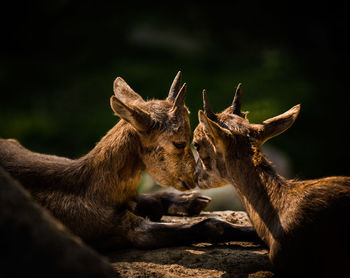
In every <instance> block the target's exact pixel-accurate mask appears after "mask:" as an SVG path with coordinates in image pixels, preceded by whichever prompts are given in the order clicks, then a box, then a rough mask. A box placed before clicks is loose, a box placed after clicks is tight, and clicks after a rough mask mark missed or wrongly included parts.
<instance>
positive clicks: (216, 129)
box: [198, 110, 230, 145]
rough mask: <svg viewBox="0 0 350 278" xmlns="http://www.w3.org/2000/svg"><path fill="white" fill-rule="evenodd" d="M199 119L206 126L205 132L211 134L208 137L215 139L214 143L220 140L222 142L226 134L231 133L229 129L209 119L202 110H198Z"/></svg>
mask: <svg viewBox="0 0 350 278" xmlns="http://www.w3.org/2000/svg"><path fill="white" fill-rule="evenodd" d="M198 119H199V122H200V123H201V124H202V125H203V126H204V130H205V132H206V133H207V134H208V135H209V136H208V137H209V139H210V140H212V141H213V142H212V143H213V144H214V145H215V144H217V143H218V142H222V141H223V139H224V138H225V137H226V136H228V135H230V132H229V131H228V130H226V129H225V128H223V127H221V126H220V125H218V124H217V123H216V122H214V121H213V120H211V119H209V118H208V117H207V116H206V115H205V113H204V112H203V111H202V110H199V111H198Z"/></svg>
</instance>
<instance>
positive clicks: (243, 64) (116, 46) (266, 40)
mask: <svg viewBox="0 0 350 278" xmlns="http://www.w3.org/2000/svg"><path fill="white" fill-rule="evenodd" d="M223 3H224V2H222V3H221V2H217V3H215V6H214V5H213V3H212V2H207V3H203V2H202V3H200V4H199V3H195V2H191V3H187V2H185V3H181V2H177V5H175V6H169V4H168V3H167V2H164V3H162V4H161V3H156V2H154V3H153V4H151V3H149V2H147V3H146V2H145V3H139V4H137V6H136V4H132V3H130V4H128V3H123V4H122V3H118V2H112V1H111V2H104V1H84V2H80V1H68V0H65V1H63V0H61V1H51V2H50V1H49V2H47V1H23V2H21V1H19V2H18V1H16V2H8V3H6V4H4V6H3V8H2V13H3V16H2V18H1V21H2V22H1V26H2V29H3V30H2V43H1V53H0V58H1V64H0V86H1V88H0V89H1V90H0V94H1V101H0V137H4V138H8V137H11V138H17V139H18V140H19V141H20V142H21V143H22V144H23V145H24V146H26V147H28V148H30V149H32V150H35V151H39V152H45V153H55V154H57V155H63V156H69V157H79V156H81V155H83V154H85V153H86V152H88V151H89V150H90V149H91V148H93V146H94V144H95V143H96V142H97V141H98V140H99V139H100V138H101V137H102V136H103V135H104V134H105V133H106V132H107V131H108V129H110V128H111V127H112V126H113V125H114V124H115V123H116V121H117V120H118V119H117V118H116V117H114V116H113V113H112V111H111V109H110V107H109V98H110V96H111V95H112V83H113V80H114V79H115V77H116V76H121V77H123V78H124V79H125V80H126V81H127V82H128V83H129V85H130V86H131V87H132V88H133V89H134V90H135V91H137V92H138V93H140V94H141V95H142V96H143V97H144V98H145V99H150V98H165V97H166V95H167V92H168V88H169V86H170V84H171V81H172V79H173V77H174V75H175V74H176V72H177V71H178V70H181V71H182V73H183V79H184V81H185V82H187V83H188V94H187V99H186V103H187V105H188V107H189V108H190V110H191V111H192V114H191V123H192V128H194V127H195V126H196V124H197V122H198V121H197V111H198V109H201V107H202V98H201V91H202V89H204V88H205V89H206V90H207V92H208V95H209V98H210V101H211V104H212V106H213V108H214V110H215V111H217V112H219V111H221V110H223V109H224V108H226V107H227V106H228V105H230V104H231V101H232V98H233V94H234V90H235V87H236V85H237V84H238V83H239V82H241V83H242V84H243V90H244V96H243V109H244V110H248V111H250V113H249V115H248V117H249V119H250V121H251V122H260V121H263V120H265V119H266V118H269V117H273V116H276V115H277V114H280V113H282V112H284V111H286V110H287V109H289V108H290V107H292V106H293V105H295V104H298V103H301V104H302V110H301V114H300V116H299V119H298V120H297V122H296V123H295V125H294V126H293V127H292V128H291V129H290V130H289V131H288V132H287V133H286V134H283V135H281V136H279V137H277V138H275V139H272V140H271V144H273V145H274V146H275V147H277V148H279V149H282V150H283V152H284V153H285V154H286V155H287V156H288V157H289V158H290V160H291V161H292V167H293V170H294V172H295V173H296V174H297V175H298V176H300V177H310V178H312V177H319V176H325V175H349V174H350V171H349V170H350V169H349V163H347V160H348V156H349V154H350V153H349V151H348V147H347V144H348V140H347V137H346V136H347V135H346V134H347V130H346V129H347V127H348V126H347V122H348V119H349V114H350V112H349V109H348V99H349V97H348V95H347V94H346V93H347V92H346V90H347V88H346V87H345V85H346V81H347V73H346V72H347V64H348V60H349V55H348V50H347V49H346V48H345V36H344V34H345V31H346V29H345V26H346V18H347V15H346V14H345V10H346V9H344V7H343V6H342V5H340V4H339V3H336V2H332V3H331V4H323V3H318V4H317V5H314V4H312V5H311V4H310V6H307V4H305V3H303V5H302V6H300V5H299V4H298V3H297V2H290V3H289V2H288V1H287V2H284V1H283V3H282V2H277V1H276V2H274V1H272V2H270V1H269V3H266V2H264V3H262V2H261V1H234V2H232V3H230V5H229V6H226V5H224V4H223ZM291 3H293V4H291Z"/></svg>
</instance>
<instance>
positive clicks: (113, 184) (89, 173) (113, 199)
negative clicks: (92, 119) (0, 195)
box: [0, 121, 145, 240]
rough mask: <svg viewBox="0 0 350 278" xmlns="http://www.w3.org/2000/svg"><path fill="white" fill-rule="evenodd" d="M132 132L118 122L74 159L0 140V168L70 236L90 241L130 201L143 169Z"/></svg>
mask: <svg viewBox="0 0 350 278" xmlns="http://www.w3.org/2000/svg"><path fill="white" fill-rule="evenodd" d="M133 133H135V131H133V130H132V127H131V126H129V125H128V124H127V123H126V122H125V121H120V122H119V123H118V124H117V125H116V126H115V127H114V128H113V129H112V130H111V131H110V132H109V133H108V134H107V135H106V136H105V137H104V138H103V139H102V140H101V141H100V142H99V143H98V144H97V146H96V147H95V148H94V149H93V150H92V151H91V152H90V153H88V154H87V155H85V156H84V157H82V158H80V159H77V160H71V159H67V158H62V157H57V156H52V155H44V154H37V153H33V152H31V151H29V150H27V149H25V148H24V147H22V146H21V145H20V144H19V143H18V142H16V141H14V140H0V150H1V151H0V154H1V155H0V156H1V160H2V161H1V165H2V166H3V167H4V168H5V169H6V170H7V171H9V173H10V174H12V175H13V176H14V177H15V178H17V179H18V180H19V181H20V182H21V184H22V185H23V186H24V187H25V188H26V189H27V190H28V191H29V192H30V193H31V195H32V197H33V198H34V199H35V200H36V201H37V202H39V203H40V204H41V205H43V206H44V207H46V208H48V209H49V210H50V211H51V212H52V213H53V215H54V216H56V217H57V218H58V219H60V220H61V221H62V222H63V223H64V224H66V225H67V226H68V227H69V228H70V229H71V230H72V232H73V233H75V234H77V235H79V236H82V237H83V238H84V239H86V240H89V239H90V238H93V237H96V236H97V235H98V234H99V233H106V231H109V230H111V228H112V227H111V225H113V222H114V221H115V220H113V217H115V216H114V213H115V211H116V208H118V207H122V206H126V207H127V206H128V202H132V201H135V197H136V195H137V188H138V184H139V181H140V177H141V172H142V171H143V170H144V168H145V166H144V165H143V164H142V162H141V161H140V158H139V151H140V150H139V144H140V143H139V142H138V140H137V136H136V135H135V134H133ZM123 154H124V156H125V157H123ZM87 220H90V221H87ZM92 220H93V221H92ZM104 230H105V231H104Z"/></svg>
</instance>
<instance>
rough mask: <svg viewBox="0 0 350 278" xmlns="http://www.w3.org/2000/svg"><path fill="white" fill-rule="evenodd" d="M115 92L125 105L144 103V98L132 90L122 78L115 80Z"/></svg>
mask: <svg viewBox="0 0 350 278" xmlns="http://www.w3.org/2000/svg"><path fill="white" fill-rule="evenodd" d="M113 91H114V95H115V96H116V97H117V98H119V99H120V100H122V101H124V102H125V103H132V102H136V101H142V102H143V101H144V100H143V99H142V97H141V96H140V95H139V94H138V93H136V92H135V91H134V90H133V89H131V88H130V86H129V85H128V84H127V83H126V82H125V81H124V79H123V78H121V77H117V78H116V79H115V80H114V83H113Z"/></svg>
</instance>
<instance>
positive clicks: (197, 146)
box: [193, 142, 199, 152]
mask: <svg viewBox="0 0 350 278" xmlns="http://www.w3.org/2000/svg"><path fill="white" fill-rule="evenodd" d="M193 147H194V148H195V149H196V151H197V152H198V151H199V144H198V143H197V142H194V143H193Z"/></svg>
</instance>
